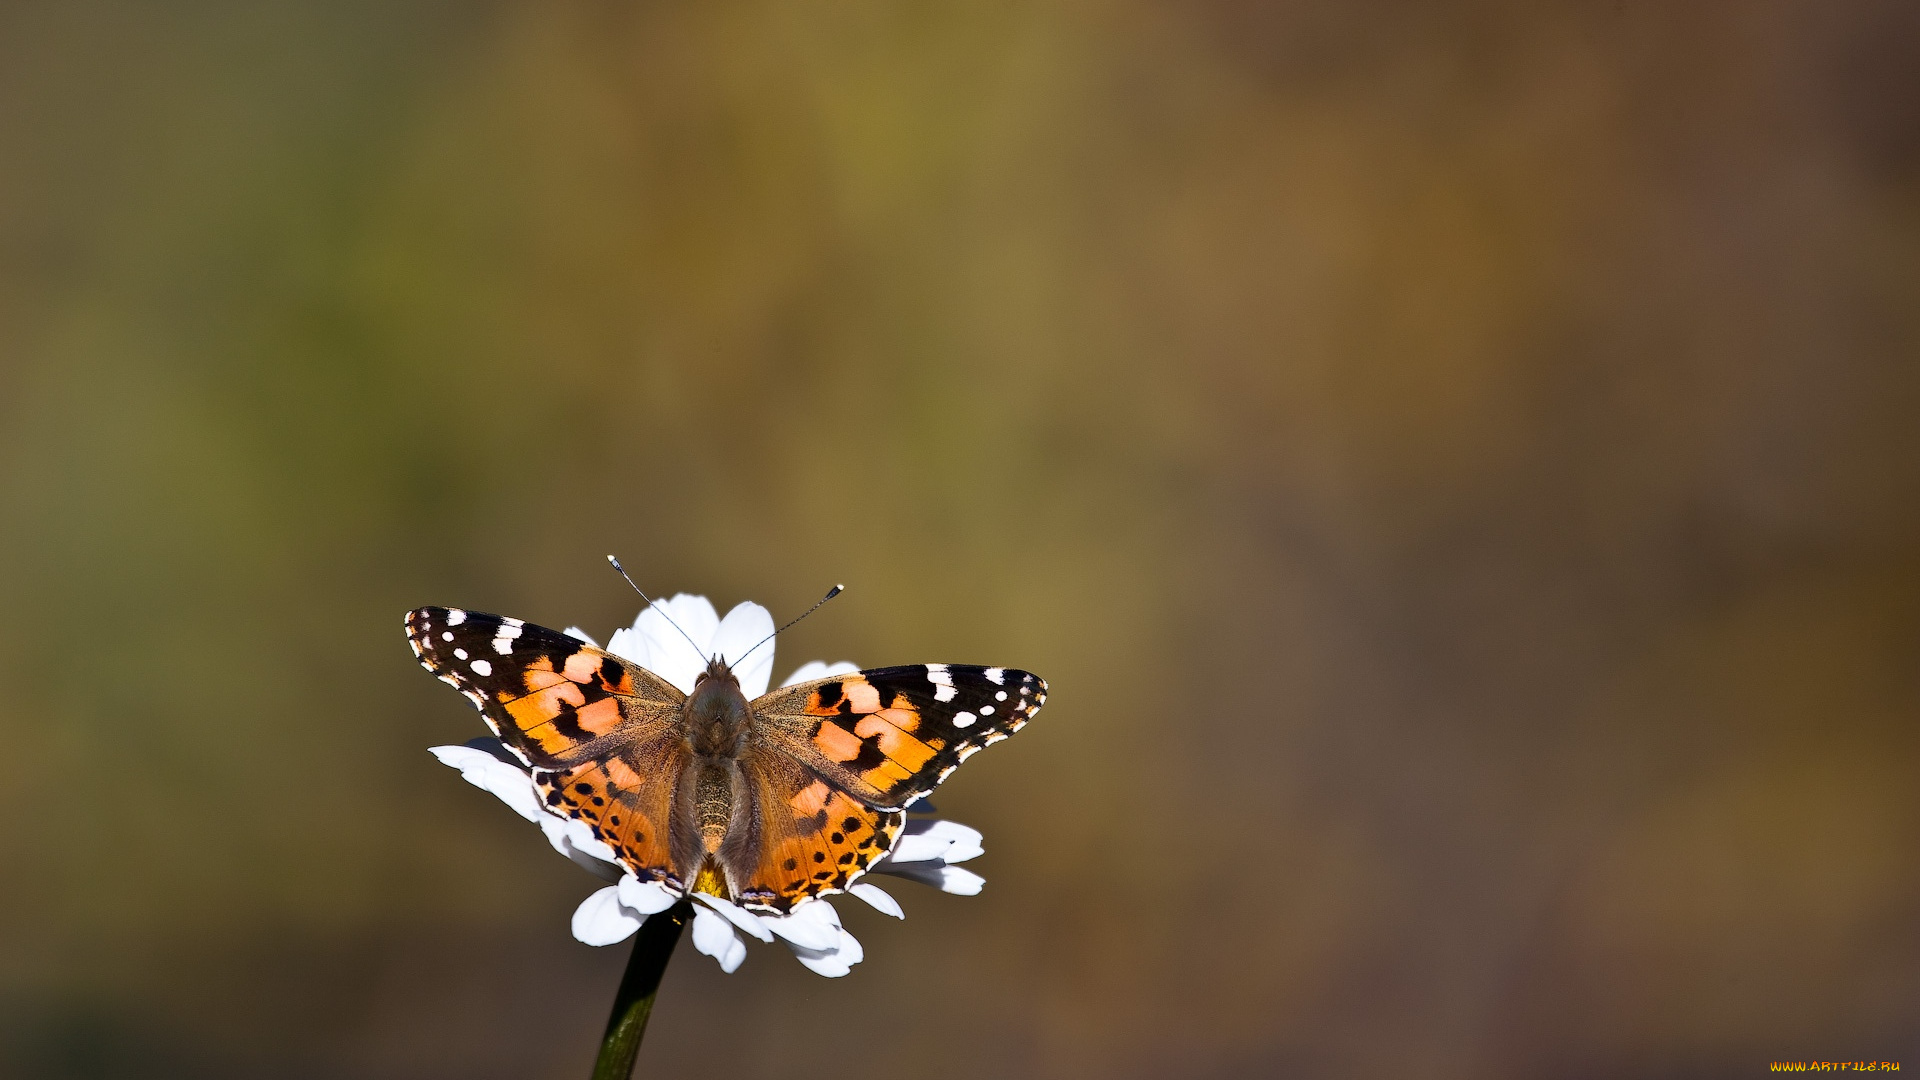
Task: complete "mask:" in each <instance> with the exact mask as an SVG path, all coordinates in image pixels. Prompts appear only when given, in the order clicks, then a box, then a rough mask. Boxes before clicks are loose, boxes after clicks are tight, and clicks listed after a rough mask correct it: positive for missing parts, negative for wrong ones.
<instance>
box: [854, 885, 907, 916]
mask: <svg viewBox="0 0 1920 1080" xmlns="http://www.w3.org/2000/svg"><path fill="white" fill-rule="evenodd" d="M847 891H848V892H850V893H852V894H853V895H855V896H857V897H859V898H860V899H862V900H865V901H866V902H867V903H868V904H871V905H872V906H873V907H874V908H875V909H876V910H879V911H884V912H886V913H887V914H889V915H891V916H893V917H894V918H896V919H904V918H906V917H907V913H906V912H904V911H901V910H900V902H899V901H898V900H895V899H894V898H893V897H892V895H891V894H889V893H888V892H887V890H885V889H883V888H881V887H880V886H878V885H875V884H873V883H872V882H870V881H856V882H854V883H853V884H851V885H849V886H847Z"/></svg>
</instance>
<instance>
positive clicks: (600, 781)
mask: <svg viewBox="0 0 1920 1080" xmlns="http://www.w3.org/2000/svg"><path fill="white" fill-rule="evenodd" d="M406 625H407V640H408V641H409V642H410V643H411V644H412V646H413V652H414V655H415V656H417V657H419V659H420V663H421V666H423V667H425V668H426V669H427V670H428V671H430V672H432V673H433V674H434V675H436V676H438V677H439V679H440V681H442V682H444V683H447V684H449V685H451V686H452V687H453V688H454V689H456V690H458V691H460V693H461V694H463V695H465V696H466V698H467V699H468V700H469V701H470V702H472V703H473V706H474V707H475V708H476V709H478V710H480V714H481V716H483V717H484V718H485V719H486V721H487V725H488V726H489V727H491V728H492V729H493V732H494V734H496V735H498V736H499V737H500V739H501V741H502V742H504V743H505V744H506V746H507V748H508V749H509V750H511V751H512V752H513V753H514V754H515V755H516V756H517V757H519V758H520V760H521V761H523V762H525V763H526V765H527V766H528V767H529V768H530V769H531V770H532V776H533V782H534V784H535V785H536V787H537V788H538V789H539V792H540V796H541V798H542V799H543V800H545V802H546V806H547V808H548V809H549V810H551V811H552V812H554V813H556V814H561V815H564V816H566V817H570V818H574V819H577V820H579V821H582V822H585V823H586V824H587V825H588V826H590V827H591V829H592V831H593V834H594V836H595V837H597V838H598V839H600V840H601V841H603V842H604V843H606V844H607V846H608V847H610V848H612V849H613V851H614V853H615V855H616V856H617V857H618V859H619V861H620V863H621V864H622V865H623V866H625V867H626V868H627V869H628V870H630V871H632V873H633V874H634V875H635V876H636V877H638V878H639V879H640V880H642V881H652V882H658V883H659V884H660V885H662V886H664V887H665V888H667V889H669V890H670V891H672V892H675V893H677V894H681V895H684V894H686V893H687V892H688V891H690V890H694V889H698V890H700V891H706V892H715V893H722V894H723V895H725V896H726V897H727V898H728V899H730V900H732V901H733V902H735V903H737V904H740V905H741V906H743V907H746V908H748V909H751V910H757V911H762V912H767V913H771V914H776V915H784V914H786V913H787V912H789V911H791V910H792V909H793V906H794V905H795V904H797V903H800V902H801V901H803V900H806V899H808V898H810V897H814V896H820V895H822V894H825V893H834V892H841V891H844V890H845V889H846V887H847V886H848V885H849V884H851V883H852V882H853V881H854V880H855V879H856V878H858V877H860V875H861V874H863V873H865V872H866V870H867V868H868V867H869V866H872V865H873V863H874V862H875V861H876V860H878V859H879V858H880V857H881V856H882V855H885V854H886V853H887V852H888V851H889V850H891V849H892V847H893V844H894V841H895V840H896V839H897V838H898V837H899V835H900V828H901V825H902V823H903V822H904V820H905V811H906V808H907V806H908V805H909V804H910V803H912V802H913V801H914V800H916V799H918V798H920V797H921V796H923V795H925V794H927V793H928V792H930V791H932V790H933V789H934V787H935V786H936V785H938V784H939V783H940V782H941V781H943V780H945V779H946V778H947V777H948V776H950V775H952V773H953V770H954V769H956V768H958V767H959V765H960V763H961V762H963V761H965V760H967V758H969V757H971V756H972V755H973V754H975V753H977V752H978V751H979V750H980V749H981V748H982V747H986V746H991V745H992V744H994V743H996V742H999V741H1000V740H1002V739H1004V738H1006V737H1007V736H1008V735H1011V734H1012V733H1014V732H1016V731H1019V730H1020V729H1021V728H1022V727H1024V726H1026V723H1027V721H1029V720H1031V719H1032V718H1033V715H1034V713H1036V712H1038V711H1039V709H1040V706H1041V705H1042V704H1044V703H1045V702H1046V700H1047V684H1046V681H1045V680H1043V679H1041V678H1040V677H1038V676H1036V675H1034V674H1033V673H1031V672H1027V671H1020V670H1017V669H1015V668H999V667H975V666H971V665H965V664H913V665H909V666H906V667H888V668H873V669H871V670H867V671H861V672H858V673H855V674H848V675H833V676H829V677H827V678H824V679H815V680H813V681H811V682H804V683H800V684H797V685H794V686H786V687H781V688H780V689H778V690H774V691H772V692H770V693H767V694H765V695H763V696H761V697H758V698H755V699H754V700H752V701H748V700H747V698H746V695H745V694H744V693H743V692H742V691H741V689H740V682H739V680H738V679H737V678H736V677H735V676H734V673H733V670H732V669H731V668H730V667H729V666H728V664H727V662H726V660H725V659H724V658H722V657H719V656H715V657H712V658H711V659H710V660H709V661H708V662H707V666H706V670H705V671H704V672H702V673H701V674H700V676H699V678H698V681H697V682H696V683H695V684H694V688H693V693H692V694H690V695H689V694H686V693H682V692H681V690H680V689H679V688H678V687H676V686H674V685H673V684H672V683H670V682H668V681H667V680H665V679H663V678H661V677H660V676H658V675H655V674H654V673H653V672H651V671H648V670H647V669H646V668H644V667H641V666H640V665H638V664H635V663H633V662H631V661H629V660H626V659H624V658H622V657H619V656H615V655H614V654H612V653H610V652H607V651H605V650H603V649H600V648H596V647H595V646H593V645H590V644H588V643H586V642H584V641H582V640H580V639H579V638H576V637H572V636H570V635H567V634H563V633H561V632H559V631H557V630H549V629H547V628H546V627H544V626H536V625H534V624H532V623H528V622H522V621H521V620H519V619H510V618H505V617H502V616H499V615H487V614H484V613H482V612H478V611H463V610H461V609H459V608H443V607H424V608H420V609H418V610H415V611H410V612H408V613H407V623H406Z"/></svg>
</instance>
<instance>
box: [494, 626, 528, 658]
mask: <svg viewBox="0 0 1920 1080" xmlns="http://www.w3.org/2000/svg"><path fill="white" fill-rule="evenodd" d="M523 625H525V624H523V623H522V622H521V621H520V620H519V619H508V620H507V621H505V622H503V623H501V624H500V629H499V631H498V632H497V633H495V634H494V635H493V651H494V652H497V653H499V654H500V655H501V656H505V655H507V654H508V653H510V652H512V651H513V639H514V638H517V637H519V636H520V627H521V626H523Z"/></svg>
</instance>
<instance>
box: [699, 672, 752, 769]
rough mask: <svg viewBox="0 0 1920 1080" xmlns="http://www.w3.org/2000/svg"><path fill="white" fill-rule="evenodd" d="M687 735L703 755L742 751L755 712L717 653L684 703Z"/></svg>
mask: <svg viewBox="0 0 1920 1080" xmlns="http://www.w3.org/2000/svg"><path fill="white" fill-rule="evenodd" d="M683 715H684V716H685V718H686V720H685V723H686V732H687V738H688V740H689V741H691V742H692V743H693V752H694V753H696V754H699V755H700V756H701V757H713V758H732V757H736V756H738V755H739V753H740V744H741V742H742V741H743V740H744V738H745V736H746V733H747V724H748V722H749V721H750V720H751V719H752V716H753V713H752V711H751V710H749V709H748V708H747V695H746V694H745V693H743V692H741V690H740V680H739V679H737V678H735V677H734V674H733V669H731V668H729V667H728V666H727V662H726V661H725V660H722V659H720V658H718V657H715V658H714V659H713V660H712V661H710V662H709V663H708V664H707V670H705V671H703V672H701V673H700V677H699V679H698V680H697V681H696V682H695V683H694V685H693V696H692V697H689V698H688V699H687V704H686V706H685V713H684V714H683Z"/></svg>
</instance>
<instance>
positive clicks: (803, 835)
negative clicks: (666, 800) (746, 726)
mask: <svg viewBox="0 0 1920 1080" xmlns="http://www.w3.org/2000/svg"><path fill="white" fill-rule="evenodd" d="M739 775H740V777H741V779H742V780H743V781H744V783H745V785H746V796H747V799H748V800H750V801H751V804H752V812H751V813H748V814H743V815H741V816H739V817H738V818H737V819H736V823H735V827H734V828H733V829H731V830H729V832H728V835H727V839H726V842H725V843H723V844H721V846H720V851H719V852H718V855H719V861H720V865H721V867H722V868H723V869H724V870H725V871H726V875H727V891H728V892H730V893H732V894H733V899H734V901H735V902H736V903H738V904H740V905H741V906H743V907H746V908H749V909H753V910H758V911H768V912H773V913H774V914H779V915H784V914H786V913H787V912H789V911H791V910H793V905H795V904H797V903H799V902H800V901H802V900H805V899H807V898H809V897H813V896H819V895H820V894H822V893H830V892H841V891H844V890H845V889H846V887H847V886H848V885H850V884H852V883H853V881H854V879H855V878H858V877H859V876H860V875H861V874H863V873H865V872H866V870H867V867H868V866H870V865H872V864H873V862H874V860H876V859H878V858H879V857H880V856H882V855H885V854H886V853H887V852H888V851H890V850H891V849H892V848H893V842H894V840H895V839H896V838H898V837H899V835H900V825H901V822H902V821H903V820H904V819H905V815H903V814H902V813H900V811H898V810H875V809H873V808H872V807H870V806H868V805H866V804H865V803H863V802H861V801H859V800H858V799H855V798H853V797H852V796H850V795H848V794H847V793H846V792H844V791H838V790H835V789H834V787H833V786H832V785H830V784H828V783H827V782H826V781H825V780H822V779H821V778H820V777H819V775H817V774H816V773H814V772H813V771H812V770H811V769H809V768H807V767H806V766H805V765H802V764H801V763H799V762H798V761H795V760H794V759H793V758H792V757H790V756H788V755H787V754H785V753H782V752H779V751H760V752H752V753H748V754H745V755H742V757H741V760H740V774H739Z"/></svg>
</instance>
